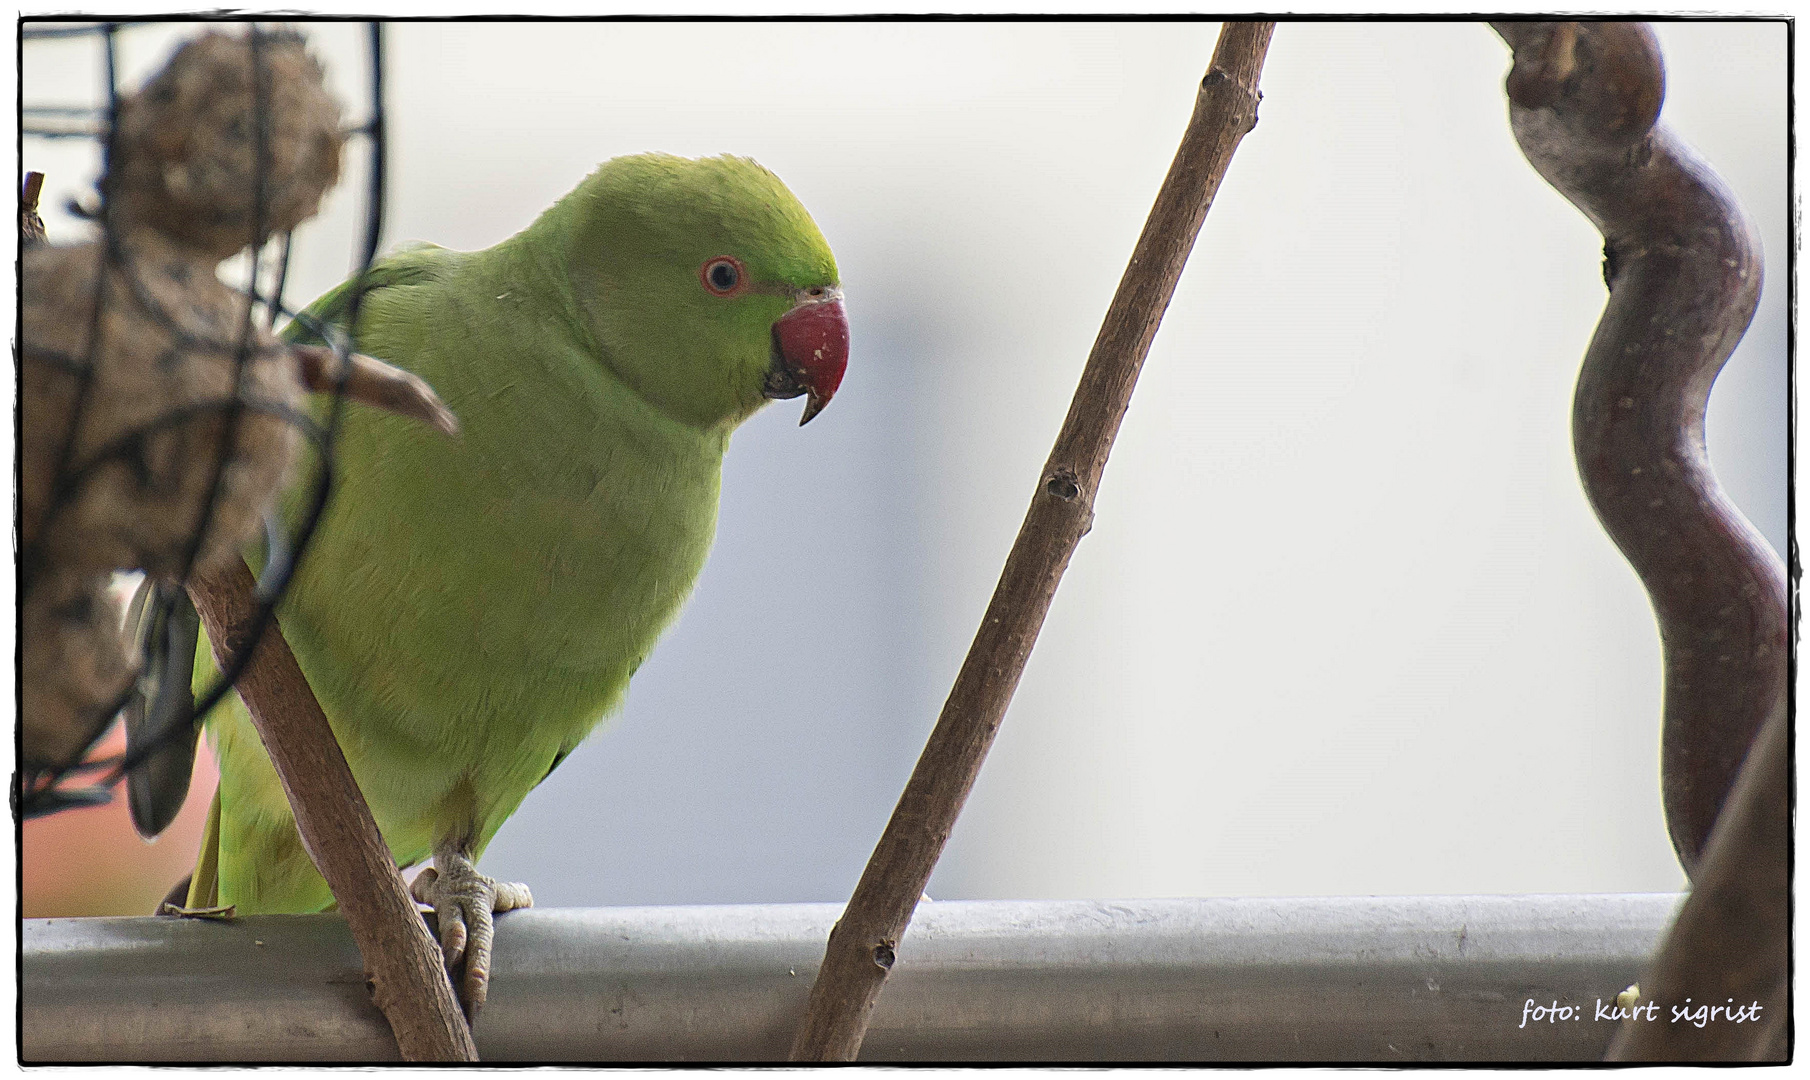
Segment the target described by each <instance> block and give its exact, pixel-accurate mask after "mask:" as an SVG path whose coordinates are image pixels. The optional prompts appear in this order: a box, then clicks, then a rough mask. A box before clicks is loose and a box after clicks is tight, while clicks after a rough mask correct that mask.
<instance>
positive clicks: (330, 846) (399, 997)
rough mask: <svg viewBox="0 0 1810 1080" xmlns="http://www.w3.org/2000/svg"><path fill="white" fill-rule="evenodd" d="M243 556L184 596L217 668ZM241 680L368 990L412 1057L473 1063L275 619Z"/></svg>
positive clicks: (430, 954) (425, 936) (415, 921)
mask: <svg viewBox="0 0 1810 1080" xmlns="http://www.w3.org/2000/svg"><path fill="white" fill-rule="evenodd" d="M255 588H256V582H255V581H254V580H253V578H252V576H251V571H250V570H248V569H246V567H245V564H244V563H242V562H237V561H235V562H233V563H232V564H231V565H229V566H228V567H227V568H225V569H223V570H214V571H210V572H208V573H206V574H199V575H197V576H196V577H195V578H194V579H192V580H191V581H190V584H189V594H190V596H192V597H193V599H194V601H195V607H196V609H197V610H198V611H200V613H201V618H202V621H203V623H204V624H205V625H206V627H207V634H208V638H209V639H210V641H211V642H212V644H213V648H214V655H215V657H216V659H217V660H218V662H219V665H220V667H221V669H222V670H225V668H226V667H227V665H228V664H229V663H230V657H231V655H232V654H233V652H234V651H235V650H236V649H237V648H239V647H241V644H242V642H243V640H244V635H245V628H246V627H248V626H249V625H250V623H251V620H252V618H253V615H254V613H255V612H256V609H257V601H256V599H255V597H254V595H253V591H254V589H255ZM237 688H238V691H239V696H240V697H241V698H242V699H244V701H245V707H246V710H247V711H248V712H249V713H250V714H251V718H252V722H253V723H254V724H255V725H256V726H257V729H258V737H259V738H260V739H262V740H263V742H264V749H265V750H266V751H268V752H269V754H270V762H271V764H272V765H274V766H276V772H277V776H278V777H279V778H280V779H281V780H282V782H283V790H284V792H285V793H286V794H287V795H288V796H289V805H290V807H291V808H292V809H293V810H294V811H295V823H296V828H297V829H298V830H299V831H300V833H301V836H302V843H303V845H304V846H305V847H306V848H307V850H308V854H309V856H310V857H311V858H313V859H314V863H315V865H316V866H317V867H319V868H320V872H321V876H322V877H324V878H326V879H327V885H328V886H329V887H330V888H331V889H332V890H333V898H334V900H336V901H338V903H339V909H340V911H341V912H342V913H344V915H345V917H346V925H347V926H348V927H349V928H350V930H351V931H352V938H353V940H354V941H356V942H357V943H358V951H359V953H360V954H361V955H362V956H363V957H364V963H365V974H366V977H367V978H368V979H369V980H370V986H371V998H372V1000H373V1001H374V1002H375V1003H376V1005H377V1007H378V1008H379V1009H381V1010H382V1011H383V1014H384V1016H385V1017H386V1018H387V1019H388V1020H389V1022H390V1028H391V1030H393V1031H394V1032H395V1034H396V1043H397V1046H398V1047H399V1048H400V1049H401V1051H402V1056H403V1058H404V1059H405V1060H408V1061H476V1060H477V1059H478V1055H477V1047H476V1045H475V1044H474V1043H473V1042H472V1038H471V1029H470V1028H469V1027H468V1026H467V1025H466V1023H465V1018H464V1016H463V1014H462V1013H461V1012H460V1011H459V1002H458V999H457V998H456V997H455V996H454V994H453V988H452V983H451V982H450V981H448V979H447V976H446V966H445V962H444V960H443V959H442V956H441V952H440V946H439V944H438V943H437V942H436V941H435V940H434V936H433V934H431V933H430V932H429V931H428V929H427V924H426V923H425V922H424V921H423V920H422V918H421V915H420V913H419V912H418V911H417V910H416V908H415V902H414V900H413V899H412V898H411V897H410V896H409V891H408V886H407V885H406V884H404V883H403V880H402V874H401V872H399V871H398V870H397V869H396V861H395V860H394V859H393V858H392V857H391V856H390V849H389V846H388V845H387V844H385V843H384V840H383V836H382V834H381V833H379V832H378V830H377V821H376V819H375V818H373V817H372V816H371V810H370V807H369V806H367V805H366V803H365V799H364V795H363V794H362V793H361V792H360V791H359V789H358V784H357V782H356V781H355V780H354V779H353V777H352V769H351V766H349V765H347V764H346V757H345V754H344V753H342V752H341V751H340V748H339V743H338V742H337V741H336V740H335V739H334V737H333V730H332V728H331V727H329V726H328V724H327V717H326V714H325V713H323V712H322V711H321V707H320V703H319V702H318V701H316V700H315V697H314V692H313V690H312V689H310V688H309V686H308V680H307V679H306V677H304V676H303V674H302V669H301V667H300V666H299V665H297V663H296V661H295V655H294V654H293V653H291V652H290V651H289V645H288V643H287V642H286V641H284V640H283V635H282V633H281V632H280V630H279V628H278V626H277V624H276V623H275V622H272V623H271V624H270V625H269V626H266V627H265V628H264V632H263V634H262V635H260V637H259V639H258V646H257V651H256V652H255V653H254V654H253V656H252V660H251V663H250V664H249V665H248V666H247V667H246V669H245V672H244V674H243V675H241V676H240V678H239V681H238V684H237Z"/></svg>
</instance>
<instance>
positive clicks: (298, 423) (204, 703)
mask: <svg viewBox="0 0 1810 1080" xmlns="http://www.w3.org/2000/svg"><path fill="white" fill-rule="evenodd" d="M125 25H130V24H123V23H97V24H94V25H91V26H82V27H57V28H27V29H24V30H22V31H21V34H22V37H23V38H24V39H27V40H31V39H43V38H66V37H75V36H80V35H92V34H100V35H102V36H103V40H104V41H105V50H106V61H107V65H106V66H107V107H106V109H105V113H104V115H105V118H106V126H105V130H104V132H96V133H92V134H87V133H84V134H87V137H95V138H101V139H102V145H103V156H102V175H103V177H106V176H109V175H111V165H112V161H113V157H114V150H115V147H116V145H117V143H116V138H115V134H114V133H115V132H116V130H117V127H118V125H117V118H118V108H119V87H118V79H117V68H116V62H115V61H116V55H115V47H114V41H115V33H116V31H117V30H118V29H119V28H121V27H122V26H125ZM251 35H252V36H251V42H250V44H251V51H252V63H253V112H254V119H255V135H254V140H255V142H254V153H255V158H254V162H253V185H254V190H253V219H254V236H255V242H254V245H253V252H252V256H251V263H250V271H249V280H248V286H249V288H248V289H247V290H246V292H247V300H246V315H245V323H244V325H243V327H242V329H241V334H240V336H239V341H238V344H237V347H236V349H234V362H235V370H234V382H233V392H232V395H231V396H230V397H229V398H226V399H224V400H222V401H214V402H203V403H195V404H191V405H188V406H185V407H183V408H180V409H175V410H171V411H170V412H169V413H168V414H166V415H164V416H161V417H159V418H158V419H157V420H156V421H153V422H152V423H151V424H147V425H145V426H143V427H141V428H139V429H137V430H135V431H133V432H128V433H126V434H125V435H122V436H120V437H118V438H116V439H114V440H113V441H112V442H110V443H109V444H108V445H107V446H103V447H101V448H100V449H99V450H97V451H95V452H94V453H92V454H90V455H88V456H87V458H86V460H85V461H83V462H82V463H81V464H80V465H79V466H76V467H73V468H72V467H71V461H70V458H71V457H72V456H73V451H74V445H75V442H76V434H77V423H78V422H79V419H80V412H81V406H82V405H83V404H84V403H85V400H86V397H87V394H88V392H89V388H90V386H91V384H92V380H93V377H94V372H95V370H96V357H97V355H98V341H99V336H98V328H99V319H100V311H101V308H102V301H103V300H104V299H105V296H104V294H103V293H101V291H100V290H101V289H102V288H103V284H102V283H104V281H105V280H106V276H107V275H106V271H107V268H108V265H109V263H112V264H113V265H116V266H118V267H119V269H120V271H121V276H122V277H123V278H124V279H125V280H126V281H127V282H128V283H129V284H130V286H131V287H132V288H131V292H132V294H133V295H132V299H133V300H134V301H135V303H136V305H137V306H138V307H140V308H142V309H143V310H144V311H145V312H146V313H147V314H149V315H150V316H151V317H152V318H153V319H154V320H156V321H157V322H159V323H160V324H162V325H163V326H164V327H165V329H166V330H170V331H171V332H172V333H173V335H174V337H175V341H176V344H177V347H182V348H201V349H203V350H209V351H216V352H218V351H220V349H221V343H218V342H209V341H204V340H199V339H196V338H194V337H193V335H190V334H188V333H187V332H186V331H183V330H181V328H180V327H179V326H178V325H177V324H176V320H174V319H173V318H171V317H170V315H169V313H168V312H166V311H164V310H163V309H162V308H161V306H160V305H158V304H157V303H156V301H155V299H154V298H153V297H152V296H151V295H150V293H149V291H148V290H147V289H145V288H144V286H143V283H142V281H141V280H140V279H139V277H138V275H137V274H136V273H135V272H134V271H133V268H132V266H131V259H130V257H129V255H128V254H127V253H126V252H125V251H124V249H123V246H122V245H121V244H120V243H119V237H118V235H117V231H116V230H115V229H114V227H113V225H114V223H113V221H112V217H111V212H110V209H109V202H108V199H107V191H106V187H107V185H106V184H105V183H103V185H102V202H101V208H100V212H99V213H98V215H97V217H98V218H99V221H100V224H101V234H102V243H101V245H100V247H101V249H102V251H101V259H102V264H101V268H100V269H101V274H100V275H99V277H97V280H96V290H97V295H96V297H95V300H96V303H95V315H94V320H95V321H94V330H93V331H91V333H90V335H89V342H88V346H89V347H88V349H87V350H86V352H87V358H86V361H85V362H82V363H78V364H76V366H77V367H79V369H80V370H79V371H77V372H76V375H77V378H78V379H79V380H80V382H79V383H78V393H77V398H76V402H77V408H76V409H75V410H74V421H72V424H71V427H70V430H69V431H68V432H67V433H66V437H65V443H64V446H63V448H62V449H63V454H62V456H61V458H60V459H59V462H58V468H57V471H56V474H55V475H56V478H57V479H56V482H55V483H54V485H53V491H52V497H51V499H50V501H49V505H47V507H46V510H45V514H44V518H43V520H42V522H41V523H40V527H39V541H40V543H41V541H42V538H43V537H44V536H45V535H47V532H48V530H47V528H46V526H47V525H48V524H49V522H50V520H51V518H52V516H53V514H54V512H55V510H56V509H58V507H59V504H60V503H67V502H68V501H70V500H73V498H74V495H75V492H76V491H77V490H78V489H79V487H80V485H81V484H82V483H83V482H84V481H85V480H86V479H87V478H89V477H91V476H93V475H94V474H95V473H96V472H97V471H98V470H99V469H100V468H101V467H103V466H104V465H107V464H109V463H111V462H113V461H116V460H121V459H128V458H130V457H131V456H132V455H134V454H137V453H139V452H140V449H139V448H141V447H142V445H143V443H144V440H145V439H147V438H148V437H149V436H150V435H152V434H155V433H156V432H157V431H159V430H162V429H164V428H166V427H172V426H175V425H177V424H181V423H185V422H188V421H190V420H193V419H196V418H198V417H199V416H201V415H203V414H204V413H206V412H209V411H214V412H219V413H223V414H224V416H225V417H226V424H225V426H226V428H227V431H226V433H225V435H224V437H223V438H222V441H221V444H220V450H219V455H220V456H219V457H218V458H217V460H216V471H215V475H214V482H213V485H212V487H211V488H210V491H209V498H208V500H207V502H206V504H205V506H204V508H203V510H204V512H203V514H202V515H201V520H200V523H199V526H200V527H198V528H197V530H196V532H195V534H194V536H193V537H192V538H191V540H190V543H189V545H188V550H187V552H186V553H185V558H184V560H183V562H184V564H185V565H184V570H183V574H182V578H181V580H182V581H183V582H184V583H186V582H187V579H188V576H189V573H190V572H191V571H192V569H193V564H194V560H195V557H196V554H197V553H198V552H199V550H200V548H201V544H202V539H203V537H204V536H205V529H206V526H207V525H208V524H210V519H211V517H212V510H213V507H214V505H215V502H216V500H217V497H218V495H219V492H220V490H221V482H222V478H223V473H224V468H225V465H226V463H227V461H228V458H229V455H230V452H231V450H232V448H233V443H234V441H235V435H236V424H237V422H238V418H239V417H240V416H242V414H243V413H244V412H246V411H248V410H249V411H252V412H265V413H270V414H272V415H277V416H280V417H281V418H282V419H284V420H286V421H287V422H289V423H291V424H292V425H294V426H295V427H296V428H297V429H298V431H299V432H300V433H301V434H302V436H303V438H304V439H306V440H307V441H308V442H309V443H310V444H311V445H313V446H314V448H315V450H316V459H317V462H318V468H317V470H316V473H315V482H314V487H313V491H312V493H311V496H310V498H309V500H308V505H307V507H306V508H305V510H304V512H303V514H302V516H301V518H300V521H299V524H298V525H297V527H296V530H295V537H294V540H293V541H292V542H291V543H290V544H288V545H287V552H286V553H284V552H282V551H280V550H279V548H278V547H277V546H275V545H273V546H272V549H271V553H270V557H269V558H268V559H267V560H266V564H265V567H264V572H263V574H262V575H260V580H259V581H258V586H257V599H258V603H257V607H256V609H255V611H254V614H253V617H252V619H251V621H250V624H249V625H248V626H246V627H245V628H244V631H245V633H244V639H243V640H244V644H243V645H242V647H241V648H239V649H237V650H236V651H235V653H234V654H233V656H232V657H231V658H230V659H229V661H228V663H227V664H226V667H225V670H223V671H221V672H220V673H219V678H218V679H216V680H215V682H214V684H213V685H212V686H211V687H209V689H208V691H207V692H206V693H205V694H203V695H201V696H200V697H199V698H198V699H197V700H196V702H195V707H194V710H193V713H192V714H191V716H190V717H187V718H183V717H177V718H175V720H174V721H173V722H172V723H171V725H170V726H169V728H168V729H166V730H164V731H160V732H156V733H154V734H153V735H152V736H151V737H150V738H148V739H146V740H145V742H144V745H142V746H140V747H136V748H134V749H133V750H132V751H131V752H129V753H127V754H124V755H117V756H114V757H108V758H103V759H88V760H84V761H78V762H72V763H70V764H68V765H66V766H62V767H59V768H57V769H53V770H45V771H42V772H39V773H38V774H36V775H35V776H26V775H25V774H24V772H23V770H22V771H21V775H20V778H19V780H18V783H17V784H16V785H15V787H14V790H13V792H12V795H13V800H14V809H15V813H16V814H18V815H19V816H21V817H23V818H31V817H38V816H42V815H43V814H46V813H54V812H56V811H57V810H62V809H70V808H74V807H79V806H91V805H96V804H97V803H100V802H105V801H107V799H108V797H109V796H108V794H107V792H108V790H109V789H110V788H112V787H113V786H114V785H116V784H117V783H118V782H119V781H120V780H121V779H123V778H124V777H125V776H126V774H127V773H128V772H130V771H131V770H132V769H133V768H135V767H136V766H138V765H140V764H142V763H143V762H144V761H145V760H147V759H149V758H150V757H151V756H152V755H153V754H155V753H156V752H157V751H159V750H161V749H162V748H164V747H165V746H167V745H169V744H170V743H171V742H172V741H173V740H176V739H187V738H193V734H194V726H195V725H196V724H199V723H200V722H201V720H202V719H203V718H205V717H206V715H207V714H208V712H209V711H210V710H211V709H212V708H213V707H214V706H215V705H217V704H219V702H220V701H221V700H222V699H223V698H224V697H225V696H226V694H227V693H228V692H230V691H231V689H232V687H233V685H234V683H236V682H237V680H238V678H239V677H240V675H242V674H243V672H244V669H245V667H246V665H247V663H249V661H250V658H251V656H252V654H253V653H254V652H255V650H256V646H257V642H258V640H259V639H260V638H261V636H262V634H263V632H264V630H265V628H266V627H268V626H269V625H270V623H271V620H272V618H273V615H274V613H275V610H276V607H277V604H278V603H279V602H280V601H281V599H282V596H283V593H284V592H285V590H286V588H287V586H288V584H289V582H290V580H292V578H293V575H294V572H295V569H296V567H297V566H298V565H299V564H300V561H301V559H302V557H303V555H304V553H305V552H306V550H307V548H308V544H309V541H310V540H311V539H312V538H313V536H314V532H315V529H316V528H317V526H318V525H319V523H320V519H321V516H322V514H323V512H324V510H325V508H326V504H327V500H328V498H329V497H330V496H331V493H332V490H333V486H334V480H335V476H336V470H335V464H334V456H333V452H332V450H333V443H334V439H335V437H336V435H337V433H338V428H339V422H340V418H341V416H342V413H343V409H344V404H345V386H346V381H347V379H348V378H349V377H350V373H351V364H350V362H349V355H350V353H351V352H353V351H354V334H355V330H354V329H353V328H355V327H356V326H357V321H358V313H359V309H360V307H361V305H362V301H363V298H364V293H365V291H366V289H367V286H366V284H365V283H366V281H367V279H368V272H369V270H370V266H371V263H372V262H373V261H374V260H375V257H376V253H377V246H378V244H379V242H380V240H381V236H382V231H383V219H384V210H385V205H384V188H385V179H386V178H385V171H386V170H385V159H386V146H385V111H384V101H383V27H382V24H381V23H375V22H374V23H371V24H370V29H369V37H368V41H369V48H370V65H371V106H370V118H369V120H368V121H367V122H366V123H365V124H364V125H361V126H360V127H358V128H356V129H353V131H354V132H356V133H358V134H365V135H368V136H369V138H370V139H371V144H370V145H371V169H370V186H369V190H368V196H367V201H366V214H365V234H364V237H363V244H362V251H361V254H360V257H359V261H358V269H357V271H356V278H357V280H358V282H359V284H358V285H357V286H355V287H354V290H353V293H352V296H351V303H350V310H349V312H348V315H347V317H346V320H345V323H346V328H345V329H344V330H343V332H342V331H341V330H340V329H339V328H337V327H331V326H327V325H324V324H322V323H321V322H320V321H319V320H316V319H314V318H313V317H311V316H309V315H307V314H305V313H290V312H288V311H287V309H285V308H284V307H283V303H282V293H283V288H284V286H285V284H286V282H287V279H288V269H289V255H290V237H289V235H288V234H287V233H286V234H284V237H283V243H282V248H281V254H280V256H279V259H278V265H277V282H276V287H275V288H274V289H273V290H271V292H270V295H269V296H268V297H263V296H260V295H259V294H258V288H257V286H258V275H259V266H260V263H261V262H262V259H261V254H262V250H263V245H264V243H265V241H266V239H267V237H266V236H265V231H266V229H267V227H268V196H269V193H268V191H267V176H266V174H265V168H266V165H267V159H268V157H269V141H270V116H269V108H268V100H269V92H270V86H269V72H268V70H267V69H266V67H265V66H264V65H263V64H262V63H261V59H262V52H261V50H262V47H263V37H262V35H263V31H262V30H261V28H259V27H258V26H256V25H255V24H254V25H253V27H252V30H251ZM38 108H39V109H40V110H41V114H45V115H49V114H53V113H54V114H56V115H75V113H74V112H73V111H70V112H66V113H65V112H55V111H56V110H62V109H66V108H67V109H71V110H73V108H74V107H66V106H43V107H38ZM98 112H99V110H95V111H94V112H91V113H89V115H95V114H97V113H98ZM21 134H23V135H38V136H40V137H48V138H59V137H75V133H64V132H54V133H52V132H34V131H32V130H31V129H30V128H26V127H22V128H21ZM260 302H262V303H263V304H264V305H265V306H266V320H265V321H266V325H270V324H271V323H273V322H274V320H275V318H276V315H277V313H278V312H283V313H284V314H290V315H291V317H292V318H293V319H294V320H295V321H297V322H299V323H301V324H302V326H303V327H304V328H305V329H306V330H308V331H309V332H310V333H312V334H314V335H315V336H317V337H319V338H320V339H321V340H322V341H323V342H325V343H326V344H327V345H328V347H329V348H331V349H332V350H333V352H334V355H335V358H336V360H337V361H338V363H337V371H336V374H335V378H334V385H333V387H332V389H331V391H330V397H329V401H328V407H327V415H326V419H325V421H324V422H321V423H317V422H316V421H315V420H314V419H313V418H312V417H310V416H308V415H306V414H305V413H301V412H298V411H296V410H294V409H290V408H288V407H287V406H282V405H279V404H277V403H272V402H260V401H257V400H255V399H249V398H247V397H246V395H245V394H244V381H243V380H244V369H245V365H246V364H247V363H248V362H249V359H250V357H251V355H252V353H253V349H252V347H251V346H252V342H253V341H254V335H255V327H256V323H255V320H254V312H255V310H256V308H257V306H258V304H259V303H260ZM24 354H25V355H33V356H35V357H36V358H38V359H39V360H51V361H52V362H56V361H58V360H63V359H71V358H60V357H51V356H48V355H46V353H45V352H44V351H42V350H34V349H32V348H31V347H30V346H29V345H27V346H26V349H25V350H24ZM27 554H30V555H31V558H30V559H29V560H28V559H27V558H25V557H24V556H23V555H22V558H21V589H20V596H21V598H23V597H24V595H25V591H26V589H27V588H28V587H29V580H28V575H27V572H26V571H27V567H28V565H29V566H30V567H31V570H32V574H31V575H30V576H32V577H35V572H36V570H37V569H39V568H41V566H42V560H43V553H42V551H37V552H31V553H27ZM285 554H286V555H287V557H283V556H284V555H285ZM179 675H180V673H179ZM132 692H133V688H128V690H127V691H126V693H125V694H123V695H122V696H121V698H120V699H119V700H118V701H117V702H116V703H115V705H114V707H113V708H111V709H110V710H108V712H107V715H108V716H109V717H112V716H115V715H117V713H118V712H119V710H120V709H121V708H123V707H124V705H125V704H126V701H127V700H129V695H130V694H131V693H132ZM111 722H112V721H111V720H109V721H108V723H109V725H110V724H111ZM103 730H104V729H103ZM100 768H108V769H109V772H108V774H107V775H106V776H105V777H104V778H103V779H101V780H100V781H99V783H98V784H97V785H96V786H94V787H91V788H84V789H79V790H75V789H69V788H63V787H59V785H60V784H61V783H62V782H63V780H64V779H65V778H67V777H69V776H72V775H76V774H80V773H88V772H93V771H96V770H97V769H100Z"/></svg>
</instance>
